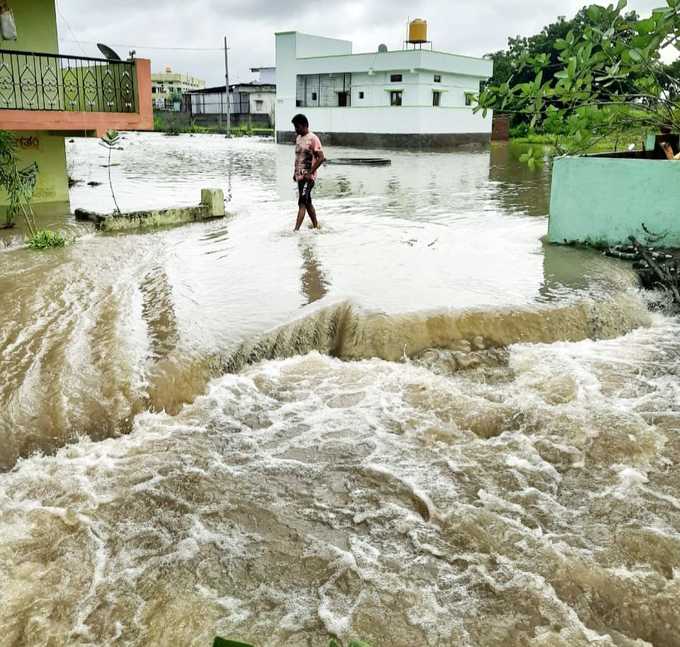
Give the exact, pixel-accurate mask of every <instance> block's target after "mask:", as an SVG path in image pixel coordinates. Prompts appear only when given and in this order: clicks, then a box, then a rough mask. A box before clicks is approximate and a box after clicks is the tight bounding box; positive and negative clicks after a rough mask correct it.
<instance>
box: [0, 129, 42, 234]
mask: <svg viewBox="0 0 680 647" xmlns="http://www.w3.org/2000/svg"><path fill="white" fill-rule="evenodd" d="M37 181H38V165H37V164H36V163H35V162H33V163H32V164H29V165H28V166H25V167H23V168H20V167H19V158H18V156H17V149H16V141H15V139H14V136H13V135H12V134H11V133H9V132H7V131H6V130H0V187H2V188H3V189H4V190H5V191H6V192H7V197H8V201H9V205H8V207H7V215H6V222H5V226H7V227H11V226H13V225H14V223H15V221H16V218H17V216H19V215H22V216H23V217H24V220H25V222H26V228H27V230H28V232H29V234H30V235H31V236H34V235H35V234H36V233H37V227H36V224H35V218H34V216H33V209H32V208H31V200H32V199H33V193H34V191H35V185H36V183H37Z"/></svg>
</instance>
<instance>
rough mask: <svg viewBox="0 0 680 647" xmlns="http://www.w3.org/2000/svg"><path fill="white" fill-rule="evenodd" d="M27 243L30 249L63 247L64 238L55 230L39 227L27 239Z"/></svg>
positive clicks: (64, 243)
mask: <svg viewBox="0 0 680 647" xmlns="http://www.w3.org/2000/svg"><path fill="white" fill-rule="evenodd" d="M27 245H28V246H29V247H30V248H31V249H52V248H55V247H64V245H66V239H65V238H64V237H63V236H62V235H61V234H60V233H59V232H56V231H50V230H49V229H41V230H40V231H36V232H35V233H34V234H33V235H32V236H31V237H30V238H29V239H28V241H27Z"/></svg>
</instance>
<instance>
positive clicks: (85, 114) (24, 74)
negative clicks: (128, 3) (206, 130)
mask: <svg viewBox="0 0 680 647" xmlns="http://www.w3.org/2000/svg"><path fill="white" fill-rule="evenodd" d="M0 129H3V130H12V131H36V130H39V131H51V132H55V133H66V134H69V133H71V134H75V133H78V132H84V133H86V134H94V135H98V136H101V135H102V134H103V133H104V132H105V131H106V130H108V129H115V130H152V129H153V108H152V101H151V65H150V62H149V61H148V60H146V59H136V60H134V61H109V60H106V59H97V58H86V57H82V56H62V55H59V54H44V53H37V52H20V51H13V50H2V49H0Z"/></svg>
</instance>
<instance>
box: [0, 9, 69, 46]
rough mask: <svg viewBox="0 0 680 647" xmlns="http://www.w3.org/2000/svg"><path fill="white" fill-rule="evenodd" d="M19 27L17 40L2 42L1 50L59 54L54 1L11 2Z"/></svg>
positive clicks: (0, 41)
mask: <svg viewBox="0 0 680 647" xmlns="http://www.w3.org/2000/svg"><path fill="white" fill-rule="evenodd" d="M9 7H10V9H11V10H12V11H13V12H14V20H15V22H16V25H17V40H15V41H12V40H0V48H1V49H14V50H23V51H26V52H46V53H48V54H58V53H59V39H58V35H57V16H56V12H55V9H54V0H9Z"/></svg>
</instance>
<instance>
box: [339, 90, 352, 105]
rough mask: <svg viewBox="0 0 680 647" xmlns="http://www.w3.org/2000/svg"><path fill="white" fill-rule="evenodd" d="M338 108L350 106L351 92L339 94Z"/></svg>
mask: <svg viewBox="0 0 680 647" xmlns="http://www.w3.org/2000/svg"><path fill="white" fill-rule="evenodd" d="M338 106H339V107H340V108H346V107H347V106H349V92H338Z"/></svg>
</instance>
